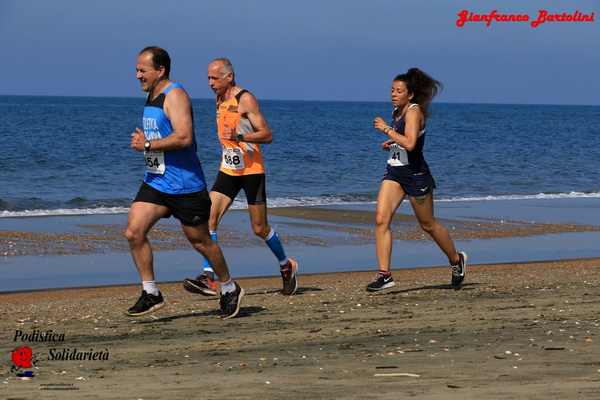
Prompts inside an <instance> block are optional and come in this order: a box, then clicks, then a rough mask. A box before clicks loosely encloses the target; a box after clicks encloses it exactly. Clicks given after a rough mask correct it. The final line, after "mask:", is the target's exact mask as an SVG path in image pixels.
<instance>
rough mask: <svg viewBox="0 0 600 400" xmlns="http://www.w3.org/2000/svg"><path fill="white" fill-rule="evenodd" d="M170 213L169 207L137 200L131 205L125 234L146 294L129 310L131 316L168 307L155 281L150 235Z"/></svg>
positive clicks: (143, 292) (143, 291) (143, 293)
mask: <svg viewBox="0 0 600 400" xmlns="http://www.w3.org/2000/svg"><path fill="white" fill-rule="evenodd" d="M168 214H169V210H168V209H167V207H165V206H162V205H158V204H154V203H146V202H141V201H137V202H134V203H133V204H132V205H131V208H130V209H129V216H128V221H127V228H126V229H125V232H124V235H125V237H126V238H127V241H128V242H129V248H130V250H131V256H132V258H133V262H134V263H135V266H136V268H137V270H138V273H139V274H140V278H141V280H142V287H143V290H142V295H141V297H140V298H139V300H138V301H137V303H136V304H135V305H134V306H133V307H131V308H130V309H129V310H128V312H127V313H128V314H129V315H131V316H139V315H144V314H147V313H150V312H152V311H155V310H157V309H159V308H160V307H162V306H163V305H164V302H163V299H162V295H161V293H160V291H159V290H158V288H157V287H156V284H155V282H154V267H153V255H152V247H151V246H150V242H149V241H148V232H149V231H150V229H151V228H152V227H153V226H154V224H156V222H157V221H158V220H159V219H160V218H162V217H164V216H166V215H168Z"/></svg>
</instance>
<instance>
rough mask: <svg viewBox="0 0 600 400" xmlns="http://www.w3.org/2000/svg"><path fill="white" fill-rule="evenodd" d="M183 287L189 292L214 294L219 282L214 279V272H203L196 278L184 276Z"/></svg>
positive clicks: (206, 294)
mask: <svg viewBox="0 0 600 400" xmlns="http://www.w3.org/2000/svg"><path fill="white" fill-rule="evenodd" d="M183 288H184V289H185V290H187V291H188V292H191V293H200V294H203V295H205V296H216V295H217V292H218V290H219V284H218V283H217V281H216V280H215V277H214V273H212V272H203V273H202V274H200V275H198V276H197V277H196V279H192V278H185V279H184V280H183Z"/></svg>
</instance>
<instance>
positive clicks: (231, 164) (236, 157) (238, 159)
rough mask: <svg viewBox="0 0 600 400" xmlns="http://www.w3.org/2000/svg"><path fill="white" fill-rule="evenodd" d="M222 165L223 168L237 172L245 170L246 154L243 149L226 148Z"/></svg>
mask: <svg viewBox="0 0 600 400" xmlns="http://www.w3.org/2000/svg"><path fill="white" fill-rule="evenodd" d="M221 165H222V167H223V168H227V169H234V170H236V171H239V170H242V169H244V153H242V149H240V148H239V147H234V148H229V147H224V148H223V160H222V162H221Z"/></svg>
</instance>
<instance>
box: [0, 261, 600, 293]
mask: <svg viewBox="0 0 600 400" xmlns="http://www.w3.org/2000/svg"><path fill="white" fill-rule="evenodd" d="M588 262H591V263H597V264H598V265H600V257H582V258H565V259H560V258H558V259H556V258H554V259H543V260H530V261H514V262H513V261H507V262H488V263H477V264H473V265H470V264H469V268H471V267H475V268H481V267H483V268H485V267H492V268H494V267H497V268H503V267H512V266H514V265H520V266H525V265H537V264H556V263H588ZM447 268H449V267H448V266H445V265H429V266H418V267H403V268H392V269H391V271H392V274H393V275H394V276H396V275H399V274H402V273H404V272H407V271H419V270H429V269H439V270H444V269H447ZM375 272H377V271H376V269H363V270H348V271H325V272H310V273H305V274H303V273H302V272H301V273H300V275H299V277H306V278H311V279H312V278H317V277H319V276H329V275H339V274H345V273H349V274H350V273H352V274H354V273H358V274H369V273H375ZM278 277H279V275H278V274H272V275H252V276H243V275H242V276H237V277H233V278H234V279H235V280H236V281H237V280H239V281H244V280H254V279H257V280H264V279H277V278H278ZM182 281H183V277H182V279H181V280H165V281H156V283H157V284H160V285H180V284H181V282H182ZM139 286H140V283H139V282H132V283H115V284H107V285H90V286H69V287H48V288H40V289H22V290H21V289H19V290H1V291H0V299H1V298H2V296H4V295H11V294H27V293H32V294H33V293H41V292H56V291H70V290H71V291H77V290H86V289H114V288H131V287H139Z"/></svg>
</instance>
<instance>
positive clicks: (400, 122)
mask: <svg viewBox="0 0 600 400" xmlns="http://www.w3.org/2000/svg"><path fill="white" fill-rule="evenodd" d="M416 106H417V104H411V105H409V108H412V107H416ZM405 127H406V122H405V121H404V118H403V116H402V115H401V113H400V110H394V113H393V115H392V129H394V131H396V132H398V133H399V134H401V135H404V129H405ZM424 146H425V127H423V129H421V130H420V131H419V133H418V137H417V143H416V144H415V147H414V149H412V150H411V151H408V150H406V155H407V156H408V165H404V166H401V167H394V168H403V169H406V170H409V171H410V172H412V173H420V172H429V166H428V165H427V162H426V161H425V157H424V156H423V147H424Z"/></svg>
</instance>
